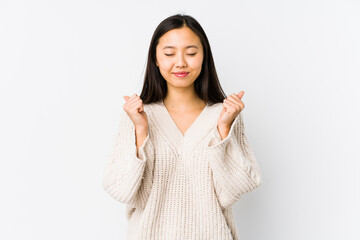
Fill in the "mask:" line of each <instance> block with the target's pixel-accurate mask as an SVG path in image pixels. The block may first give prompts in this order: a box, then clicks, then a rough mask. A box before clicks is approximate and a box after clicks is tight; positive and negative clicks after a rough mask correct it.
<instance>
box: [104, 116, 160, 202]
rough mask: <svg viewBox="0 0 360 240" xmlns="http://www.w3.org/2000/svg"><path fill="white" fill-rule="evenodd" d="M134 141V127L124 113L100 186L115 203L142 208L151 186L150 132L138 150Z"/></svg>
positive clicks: (151, 156)
mask: <svg viewBox="0 0 360 240" xmlns="http://www.w3.org/2000/svg"><path fill="white" fill-rule="evenodd" d="M136 138H137V137H136V131H135V127H134V124H133V122H132V121H131V119H130V118H129V116H128V115H127V114H126V112H125V111H123V112H122V113H121V116H120V123H119V127H118V132H117V135H116V136H115V140H114V143H113V147H112V151H111V153H110V154H109V155H108V157H107V164H106V167H105V170H104V173H103V182H102V185H103V188H104V190H105V191H106V192H107V193H109V194H110V195H111V196H112V197H113V198H115V199H116V200H118V201H120V202H122V203H127V204H129V205H130V206H132V207H141V208H144V207H145V205H146V202H147V199H148V197H149V195H150V190H151V187H152V180H153V162H154V148H153V143H152V140H151V138H150V135H149V131H147V135H146V138H145V140H144V142H143V143H142V145H141V146H139V148H138V149H137V146H136ZM140 138H141V137H140Z"/></svg>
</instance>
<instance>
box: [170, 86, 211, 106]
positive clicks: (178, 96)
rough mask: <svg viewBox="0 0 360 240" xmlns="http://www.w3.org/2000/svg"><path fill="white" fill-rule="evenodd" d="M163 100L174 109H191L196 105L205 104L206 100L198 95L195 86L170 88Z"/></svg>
mask: <svg viewBox="0 0 360 240" xmlns="http://www.w3.org/2000/svg"><path fill="white" fill-rule="evenodd" d="M163 102H164V104H165V105H166V106H169V107H171V108H173V109H189V108H191V107H195V106H196V107H199V106H201V107H204V106H205V102H204V101H203V100H202V99H201V98H199V97H198V96H197V94H196V92H195V89H194V87H193V86H192V87H190V88H176V89H174V88H168V92H167V95H166V97H165V98H164V100H163Z"/></svg>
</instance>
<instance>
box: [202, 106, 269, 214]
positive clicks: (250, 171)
mask: <svg viewBox="0 0 360 240" xmlns="http://www.w3.org/2000/svg"><path fill="white" fill-rule="evenodd" d="M211 134H212V135H211V138H210V141H209V142H208V145H207V150H208V153H209V155H208V156H209V161H210V162H209V164H210V168H211V170H212V173H213V183H214V188H215V193H216V195H217V198H218V201H219V204H220V205H221V206H222V207H223V208H226V207H228V206H231V205H233V204H234V203H235V202H236V201H237V200H239V199H240V197H241V196H242V194H244V193H247V192H249V191H251V190H253V189H254V188H256V187H259V186H260V185H261V184H262V179H261V172H260V169H259V165H258V163H257V161H256V158H255V156H254V153H253V150H252V148H251V147H250V145H249V141H248V139H247V137H246V134H245V130H244V122H243V118H242V113H241V112H240V114H238V116H237V117H236V118H235V119H234V121H233V123H232V125H231V128H230V131H229V133H228V135H227V137H226V138H224V139H223V140H221V137H220V133H219V131H218V129H217V126H215V128H213V129H212V132H211Z"/></svg>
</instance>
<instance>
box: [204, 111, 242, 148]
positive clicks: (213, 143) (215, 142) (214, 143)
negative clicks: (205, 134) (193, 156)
mask: <svg viewBox="0 0 360 240" xmlns="http://www.w3.org/2000/svg"><path fill="white" fill-rule="evenodd" d="M239 115H240V114H239ZM239 115H238V116H237V117H236V118H235V119H234V121H233V122H232V124H231V127H230V130H229V133H228V135H227V136H226V138H224V139H223V140H221V136H220V133H219V130H218V128H217V125H216V126H215V127H214V128H213V129H212V131H211V139H210V141H209V143H208V149H209V150H214V149H216V148H221V149H219V150H220V151H221V150H225V149H224V148H225V147H226V144H227V143H228V142H229V141H230V139H231V138H232V137H233V135H234V134H235V125H236V124H235V123H236V121H237V118H238V117H240V116H239Z"/></svg>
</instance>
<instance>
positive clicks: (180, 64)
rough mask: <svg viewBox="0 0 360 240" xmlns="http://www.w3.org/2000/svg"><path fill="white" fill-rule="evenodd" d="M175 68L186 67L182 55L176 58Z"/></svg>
mask: <svg viewBox="0 0 360 240" xmlns="http://www.w3.org/2000/svg"><path fill="white" fill-rule="evenodd" d="M176 67H180V68H181V67H186V60H185V58H184V56H183V55H182V54H179V56H178V58H177V59H176Z"/></svg>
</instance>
